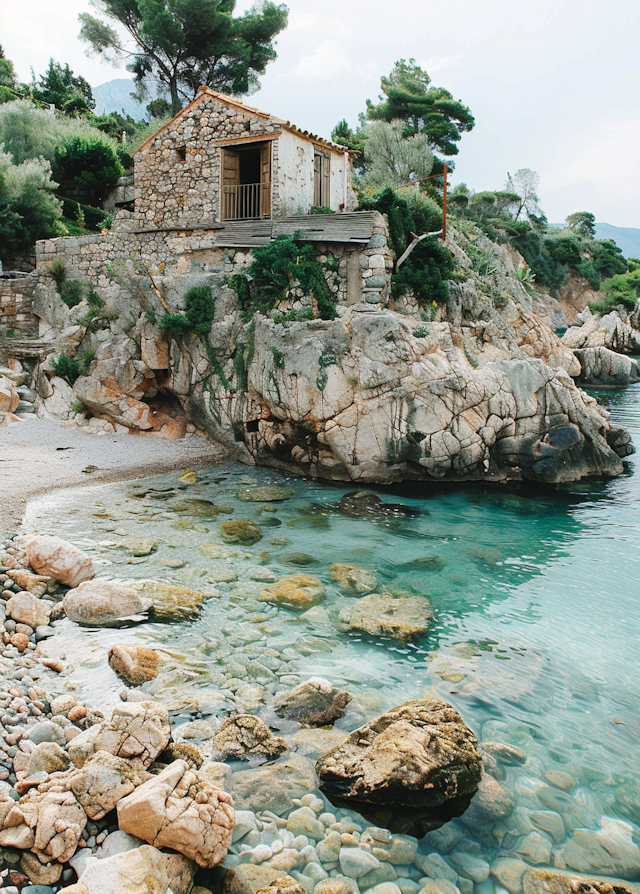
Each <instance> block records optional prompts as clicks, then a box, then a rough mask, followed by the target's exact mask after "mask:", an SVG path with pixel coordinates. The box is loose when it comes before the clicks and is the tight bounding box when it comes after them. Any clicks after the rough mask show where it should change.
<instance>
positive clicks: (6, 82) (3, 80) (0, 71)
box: [0, 46, 18, 89]
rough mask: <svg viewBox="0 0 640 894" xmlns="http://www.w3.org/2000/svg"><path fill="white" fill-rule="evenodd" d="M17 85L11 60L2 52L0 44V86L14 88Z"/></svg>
mask: <svg viewBox="0 0 640 894" xmlns="http://www.w3.org/2000/svg"><path fill="white" fill-rule="evenodd" d="M17 86H18V82H17V79H16V73H15V69H14V67H13V62H11V60H10V59H7V57H6V56H5V54H4V50H3V49H2V47H1V46H0V87H7V88H9V89H15V88H16V87H17Z"/></svg>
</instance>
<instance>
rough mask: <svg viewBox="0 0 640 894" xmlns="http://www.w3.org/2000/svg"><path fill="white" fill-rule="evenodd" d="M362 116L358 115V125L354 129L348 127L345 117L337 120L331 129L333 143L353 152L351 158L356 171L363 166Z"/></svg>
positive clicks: (363, 137)
mask: <svg viewBox="0 0 640 894" xmlns="http://www.w3.org/2000/svg"><path fill="white" fill-rule="evenodd" d="M364 117H365V116H364V115H363V114H361V115H360V127H358V129H357V130H356V131H353V130H352V129H351V128H350V127H349V124H348V123H347V120H346V118H343V119H342V121H339V122H338V123H337V124H336V126H335V127H334V128H333V130H332V131H331V139H332V140H333V141H334V143H339V144H340V146H344V147H345V148H346V149H351V151H352V152H353V153H354V155H353V156H352V160H353V166H354V168H355V170H356V171H361V170H362V169H363V168H364V141H365V134H364V128H363V120H364Z"/></svg>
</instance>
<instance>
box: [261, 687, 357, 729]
mask: <svg viewBox="0 0 640 894" xmlns="http://www.w3.org/2000/svg"><path fill="white" fill-rule="evenodd" d="M352 698H353V696H352V695H351V693H350V692H347V691H346V690H344V689H336V688H335V687H334V686H333V685H332V684H331V683H330V682H329V680H323V679H322V678H321V677H311V679H310V680H306V682H304V683H301V684H300V685H299V686H296V687H295V689H292V690H291V692H287V693H286V695H283V696H281V697H280V698H279V699H278V701H277V702H276V704H275V706H274V709H275V712H276V714H277V715H278V717H286V719H287V720H295V721H296V722H297V723H299V724H301V725H302V726H307V727H313V726H330V725H331V724H333V723H335V722H336V720H339V718H340V717H342V715H343V714H344V710H345V708H346V706H347V705H348V704H349V702H350V701H351V700H352Z"/></svg>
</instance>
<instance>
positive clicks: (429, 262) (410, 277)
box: [361, 188, 455, 306]
mask: <svg viewBox="0 0 640 894" xmlns="http://www.w3.org/2000/svg"><path fill="white" fill-rule="evenodd" d="M411 192H415V190H411ZM423 198H426V197H422V198H420V199H416V200H415V203H414V204H413V206H412V204H411V201H412V199H410V198H408V197H407V196H405V194H404V193H402V194H401V193H400V192H399V191H394V190H392V189H390V188H387V189H385V190H383V192H381V193H379V194H378V195H377V196H374V197H373V199H369V200H364V201H363V202H361V208H362V209H363V210H376V211H380V212H381V213H382V214H386V215H387V219H388V221H389V235H390V238H391V247H392V248H393V250H394V252H395V254H396V258H399V257H400V255H402V254H403V253H404V251H405V249H406V248H407V246H408V245H409V244H410V242H411V241H412V239H413V236H412V234H413V233H415V234H417V235H421V234H422V233H430V232H433V230H435V229H438V228H441V227H442V212H441V211H439V220H437V221H436V220H434V217H435V212H434V207H433V204H435V203H433V204H432V200H431V201H430V202H428V203H425V202H424V201H423ZM438 210H439V209H438ZM434 224H435V225H434ZM454 266H455V264H454V260H453V257H452V256H451V253H450V252H449V251H448V250H447V248H446V247H445V246H444V245H443V244H442V242H441V240H440V239H438V238H436V237H434V238H431V239H424V240H423V241H422V242H420V243H419V244H418V245H417V246H416V248H414V250H413V251H412V253H411V254H410V255H409V257H408V259H407V260H406V261H405V262H404V264H403V265H402V267H401V268H400V270H399V271H398V272H397V273H395V274H394V275H393V276H392V277H391V288H392V291H393V294H394V295H396V296H400V295H405V294H406V293H407V292H409V291H411V292H412V293H413V294H414V295H415V297H416V300H417V301H418V304H420V305H424V306H426V305H428V304H429V303H430V302H432V301H436V302H438V303H439V304H444V303H446V302H447V300H448V298H449V291H448V288H447V284H446V281H447V279H449V277H450V276H451V274H452V273H453V268H454Z"/></svg>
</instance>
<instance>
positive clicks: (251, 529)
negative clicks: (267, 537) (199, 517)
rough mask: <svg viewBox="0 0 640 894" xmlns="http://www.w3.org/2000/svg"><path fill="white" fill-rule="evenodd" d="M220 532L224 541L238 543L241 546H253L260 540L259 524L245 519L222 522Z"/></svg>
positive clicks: (260, 530) (260, 529)
mask: <svg viewBox="0 0 640 894" xmlns="http://www.w3.org/2000/svg"><path fill="white" fill-rule="evenodd" d="M220 534H221V536H222V539H223V540H224V542H225V543H238V544H240V545H241V546H253V544H254V543H258V541H259V540H262V528H261V527H260V525H257V524H256V523H255V522H252V521H247V520H246V519H235V520H234V521H226V522H222V524H221V525H220Z"/></svg>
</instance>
